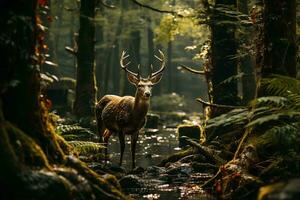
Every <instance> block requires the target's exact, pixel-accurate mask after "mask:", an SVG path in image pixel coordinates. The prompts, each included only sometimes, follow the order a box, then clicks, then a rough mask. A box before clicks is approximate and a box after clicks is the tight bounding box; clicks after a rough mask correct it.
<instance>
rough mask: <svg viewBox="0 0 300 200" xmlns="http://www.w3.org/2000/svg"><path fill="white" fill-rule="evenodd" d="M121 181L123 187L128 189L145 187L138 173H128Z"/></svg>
mask: <svg viewBox="0 0 300 200" xmlns="http://www.w3.org/2000/svg"><path fill="white" fill-rule="evenodd" d="M119 183H120V185H121V187H122V188H124V189H128V188H144V187H145V185H144V183H143V182H142V181H141V178H139V177H138V176H136V175H127V176H124V177H123V178H121V179H120V180H119Z"/></svg>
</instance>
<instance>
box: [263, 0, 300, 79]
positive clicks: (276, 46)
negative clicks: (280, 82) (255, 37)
mask: <svg viewBox="0 0 300 200" xmlns="http://www.w3.org/2000/svg"><path fill="white" fill-rule="evenodd" d="M263 6H264V11H263V17H264V27H263V29H264V35H263V40H264V43H263V45H264V48H263V49H264V51H263V57H264V58H263V64H262V76H263V77H265V76H268V75H270V74H271V73H273V74H281V75H287V76H291V77H296V53H297V43H296V0H289V1H282V0H273V1H270V0H268V1H267V0H266V1H264V5H263Z"/></svg>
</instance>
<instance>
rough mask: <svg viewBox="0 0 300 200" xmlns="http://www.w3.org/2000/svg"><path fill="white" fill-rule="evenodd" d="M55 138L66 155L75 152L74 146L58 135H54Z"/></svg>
mask: <svg viewBox="0 0 300 200" xmlns="http://www.w3.org/2000/svg"><path fill="white" fill-rule="evenodd" d="M56 140H57V142H58V144H59V146H60V147H61V149H62V151H63V152H64V153H65V154H66V155H71V154H76V152H75V151H74V148H73V147H72V146H71V145H69V143H68V142H67V141H66V140H65V139H64V138H63V137H62V136H60V135H56Z"/></svg>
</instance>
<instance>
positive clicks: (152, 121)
mask: <svg viewBox="0 0 300 200" xmlns="http://www.w3.org/2000/svg"><path fill="white" fill-rule="evenodd" d="M159 119H160V117H159V115H157V114H153V113H149V114H147V121H146V125H145V128H147V129H158V122H159Z"/></svg>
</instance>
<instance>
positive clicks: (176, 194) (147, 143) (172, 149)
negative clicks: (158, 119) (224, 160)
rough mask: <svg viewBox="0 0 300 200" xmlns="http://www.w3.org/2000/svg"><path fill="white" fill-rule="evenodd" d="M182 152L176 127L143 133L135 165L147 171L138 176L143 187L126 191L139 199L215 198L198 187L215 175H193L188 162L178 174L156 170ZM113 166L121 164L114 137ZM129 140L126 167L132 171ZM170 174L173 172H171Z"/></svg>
mask: <svg viewBox="0 0 300 200" xmlns="http://www.w3.org/2000/svg"><path fill="white" fill-rule="evenodd" d="M179 150H181V149H180V148H179V147H178V136H177V134H176V129H175V128H165V127H163V128H161V129H160V130H158V129H146V130H143V131H142V132H141V134H140V136H139V140H138V144H137V149H136V166H139V167H142V168H143V169H145V171H144V172H143V173H141V174H139V175H138V179H139V180H141V182H142V183H143V185H144V187H141V188H126V189H125V192H126V193H127V194H129V195H130V196H132V197H134V198H136V199H149V200H151V199H160V200H173V199H174V200H175V199H191V200H192V199H197V200H199V199H203V200H204V199H205V200H208V199H215V198H214V197H213V196H212V195H210V194H208V193H206V192H205V191H204V190H202V188H200V187H199V185H200V184H201V183H203V182H204V181H205V180H207V179H209V178H210V177H211V176H212V175H211V174H207V173H194V172H193V171H192V169H191V167H190V166H188V164H187V163H179V164H178V163H177V165H178V166H176V167H177V168H178V169H180V170H179V171H178V172H177V171H176V170H173V171H175V172H173V173H169V172H168V169H166V168H164V167H157V166H156V165H158V164H159V163H160V162H161V161H162V159H164V158H166V157H168V156H170V155H172V154H174V153H176V152H178V151H179ZM108 152H109V154H110V155H111V161H112V163H113V165H116V164H117V163H118V162H119V157H120V147H119V142H118V138H117V137H115V136H114V137H111V139H110V144H109V149H108ZM130 165H131V154H130V137H127V138H126V147H125V152H124V159H123V167H124V168H125V169H126V171H130ZM169 171H170V170H169Z"/></svg>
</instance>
